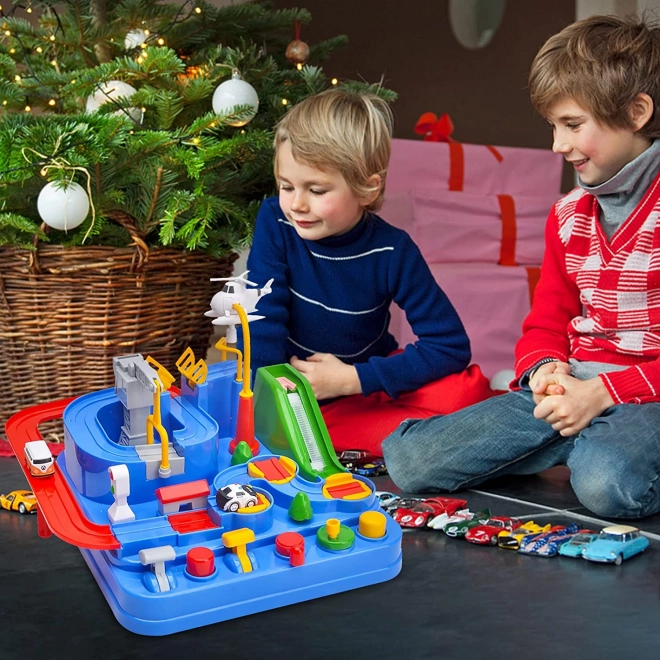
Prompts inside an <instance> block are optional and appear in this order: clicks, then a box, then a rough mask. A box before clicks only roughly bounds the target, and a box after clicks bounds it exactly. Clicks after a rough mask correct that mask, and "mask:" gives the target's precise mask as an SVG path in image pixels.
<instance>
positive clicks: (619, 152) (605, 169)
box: [546, 99, 651, 186]
mask: <svg viewBox="0 0 660 660" xmlns="http://www.w3.org/2000/svg"><path fill="white" fill-rule="evenodd" d="M546 119H547V120H548V122H549V123H550V124H551V126H552V133H553V143H552V150H553V151H554V152H555V153H559V154H562V155H563V156H564V158H565V159H566V160H567V161H568V162H569V163H571V165H573V167H574V168H575V171H576V172H577V173H578V175H579V177H580V181H581V182H582V183H584V184H585V185H587V186H597V185H599V184H601V183H604V182H605V181H608V180H609V179H611V178H612V177H613V176H614V175H615V174H616V173H617V172H619V170H621V168H622V167H624V166H625V165H627V164H628V163H630V162H631V161H633V160H634V159H635V158H637V156H639V155H640V154H641V153H642V152H643V151H645V150H646V149H648V147H649V146H650V145H651V141H650V140H649V139H647V138H645V137H642V136H641V135H639V134H638V133H637V132H635V131H634V130H633V129H630V128H613V127H611V126H605V125H604V124H600V123H598V122H597V121H596V120H595V119H594V117H593V115H592V114H591V113H590V112H589V111H588V110H585V109H584V108H583V107H582V106H581V105H579V104H578V103H577V102H576V101H574V100H572V99H562V100H560V101H557V102H556V103H554V104H553V105H552V106H551V107H550V109H549V111H548V113H547V115H546Z"/></svg>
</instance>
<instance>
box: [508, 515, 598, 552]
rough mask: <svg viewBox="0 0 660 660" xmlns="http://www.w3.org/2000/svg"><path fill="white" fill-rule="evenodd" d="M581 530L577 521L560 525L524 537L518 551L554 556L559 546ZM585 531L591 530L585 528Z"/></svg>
mask: <svg viewBox="0 0 660 660" xmlns="http://www.w3.org/2000/svg"><path fill="white" fill-rule="evenodd" d="M579 531H580V526H579V525H578V524H577V523H571V524H570V525H568V527H559V528H554V529H552V530H550V531H549V532H546V533H545V534H541V535H540V536H536V537H534V538H529V539H527V538H524V539H522V540H521V542H520V548H518V552H520V553H521V554H523V555H536V556H538V557H554V556H556V555H557V554H559V548H560V547H561V546H562V545H563V544H564V543H566V542H567V541H569V540H570V539H572V538H573V537H574V536H575V535H576V534H577V533H578V532H579ZM584 531H585V532H587V531H589V530H586V529H585V530H584Z"/></svg>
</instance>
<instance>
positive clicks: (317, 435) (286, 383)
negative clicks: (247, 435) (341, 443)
mask: <svg viewBox="0 0 660 660" xmlns="http://www.w3.org/2000/svg"><path fill="white" fill-rule="evenodd" d="M254 431H255V435H256V436H257V439H258V440H259V442H261V443H262V444H263V445H265V446H266V447H267V448H268V449H269V450H270V451H271V452H272V453H273V454H281V455H284V456H288V457H289V458H292V459H293V460H294V461H296V463H298V466H299V468H300V474H301V476H302V477H304V478H305V479H307V480H309V481H315V480H316V477H317V476H319V477H322V478H324V479H325V478H326V477H328V476H330V475H331V474H337V473H338V472H346V468H344V467H343V466H342V465H341V463H340V462H339V461H338V460H337V454H336V453H335V450H334V447H333V446H332V443H331V442H330V436H329V435H328V429H327V428H326V426H325V422H324V421H323V416H322V415H321V410H320V408H319V404H318V403H317V402H316V398H315V397H314V392H313V391H312V388H311V386H310V384H309V383H308V382H307V379H306V378H305V377H304V376H303V375H302V374H301V373H300V372H299V371H297V370H296V369H294V368H293V367H292V366H291V365H290V364H276V365H273V366H272V367H261V368H260V369H258V370H257V378H256V382H255V385H254Z"/></svg>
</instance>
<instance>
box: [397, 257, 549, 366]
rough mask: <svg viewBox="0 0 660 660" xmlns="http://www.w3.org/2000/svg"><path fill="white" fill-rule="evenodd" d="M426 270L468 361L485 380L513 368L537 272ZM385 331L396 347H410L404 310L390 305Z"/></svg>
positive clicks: (466, 267)
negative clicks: (461, 333) (452, 317)
mask: <svg viewBox="0 0 660 660" xmlns="http://www.w3.org/2000/svg"><path fill="white" fill-rule="evenodd" d="M430 268H431V272H432V273H433V276H434V277H435V279H436V281H437V282H438V284H439V285H440V287H441V288H442V290H443V291H444V292H445V293H446V294H447V296H449V299H450V300H451V301H452V303H453V305H454V307H455V308H456V310H457V311H458V313H459V315H460V317H461V319H462V321H463V324H464V325H465V329H466V331H467V334H468V337H470V343H471V346H472V362H473V363H476V364H478V365H479V366H480V367H481V369H482V371H483V372H484V374H485V375H486V377H488V378H492V377H493V376H494V375H495V374H496V373H497V372H498V371H501V370H502V369H512V368H513V365H514V353H513V351H514V347H515V344H516V342H517V341H518V339H519V338H520V335H521V328H522V322H523V320H524V319H525V317H526V316H527V314H528V313H529V310H530V308H531V304H530V301H531V296H532V293H533V290H534V287H535V285H536V282H537V281H538V277H539V268H536V267H531V268H526V267H523V266H500V265H497V264H476V263H471V264H458V263H453V264H430ZM391 313H392V321H391V323H390V332H392V334H393V335H394V336H395V337H396V338H397V340H398V342H399V345H400V346H405V345H406V344H409V343H414V342H415V341H416V340H417V337H416V336H415V335H414V334H413V332H412V329H411V328H410V325H408V322H407V321H406V318H405V315H404V314H403V312H402V311H401V310H400V309H399V308H398V307H397V306H396V305H392V309H391Z"/></svg>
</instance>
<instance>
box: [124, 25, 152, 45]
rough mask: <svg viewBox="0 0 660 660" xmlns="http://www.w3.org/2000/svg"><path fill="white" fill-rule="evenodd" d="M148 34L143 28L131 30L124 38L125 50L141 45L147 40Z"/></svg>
mask: <svg viewBox="0 0 660 660" xmlns="http://www.w3.org/2000/svg"><path fill="white" fill-rule="evenodd" d="M148 36H149V35H148V34H147V33H146V32H145V31H144V30H139V29H138V30H131V31H130V32H129V33H128V34H127V35H126V38H125V39H124V46H126V50H133V48H137V47H138V46H141V45H142V44H143V43H144V42H145V41H146V40H147V37H148Z"/></svg>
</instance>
